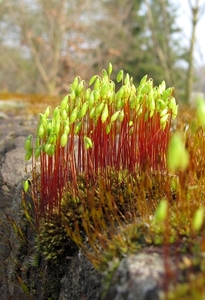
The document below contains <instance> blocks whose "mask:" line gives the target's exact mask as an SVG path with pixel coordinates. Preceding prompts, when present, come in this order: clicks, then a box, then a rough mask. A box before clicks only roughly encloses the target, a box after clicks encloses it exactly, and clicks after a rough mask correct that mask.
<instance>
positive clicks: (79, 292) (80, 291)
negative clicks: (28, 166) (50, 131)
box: [0, 116, 102, 300]
mask: <svg viewBox="0 0 205 300" xmlns="http://www.w3.org/2000/svg"><path fill="white" fill-rule="evenodd" d="M36 123H37V120H36V119H34V118H18V117H14V116H13V117H10V116H7V117H6V118H3V119H0V137H1V142H0V167H1V168H0V224H1V226H0V237H1V247H0V294H1V300H8V299H11V300H12V299H14V300H19V299H22V300H24V299H25V300H26V299H28V298H30V296H29V295H28V294H26V288H28V289H31V287H32V288H33V289H34V287H35V291H33V295H32V299H34V300H35V299H42V300H43V299H45V300H46V299H53V300H54V299H56V300H57V299H59V300H67V299H72V300H75V299H76V300H77V299H83V297H85V299H87V300H89V299H90V300H94V299H96V300H97V299H99V294H100V287H101V279H102V276H101V275H100V274H99V273H98V272H97V271H96V270H95V269H94V267H93V265H92V264H91V262H90V261H89V260H88V259H87V258H86V257H85V256H83V255H82V254H81V255H79V251H76V253H74V255H73V256H72V257H71V258H70V259H66V258H64V259H62V261H61V264H59V265H57V266H56V265H54V264H53V263H52V262H47V261H45V260H44V259H43V258H41V259H40V262H39V263H38V264H37V265H36V266H34V263H33V260H35V255H36V253H35V248H34V235H35V234H34V232H33V231H32V229H31V228H29V226H28V223H27V222H26V219H25V216H24V214H23V210H22V205H21V201H22V181H23V179H24V178H25V176H26V173H25V160H24V156H25V151H24V141H25V138H26V137H27V136H28V135H29V134H30V133H33V135H35V131H36V127H37V126H36ZM26 201H30V199H29V198H28V199H26ZM6 216H7V217H6ZM12 224H13V225H14V226H17V227H18V228H20V230H21V232H22V233H23V234H24V235H25V237H26V239H25V240H24V241H22V239H21V236H20V238H19V237H18V236H17V234H16V233H15V231H14V229H13V227H12ZM17 278H19V280H20V281H19V280H18V279H17ZM21 280H22V282H23V284H25V286H26V288H25V286H24V291H22V289H21V284H20V283H22V282H21Z"/></svg>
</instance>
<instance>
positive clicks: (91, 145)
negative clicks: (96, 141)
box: [84, 136, 93, 149]
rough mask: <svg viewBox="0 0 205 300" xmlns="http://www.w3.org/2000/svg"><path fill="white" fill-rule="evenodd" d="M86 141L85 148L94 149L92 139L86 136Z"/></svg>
mask: <svg viewBox="0 0 205 300" xmlns="http://www.w3.org/2000/svg"><path fill="white" fill-rule="evenodd" d="M84 141H85V147H86V149H89V148H92V147H93V143H92V141H91V139H90V138H89V137H87V136H84Z"/></svg>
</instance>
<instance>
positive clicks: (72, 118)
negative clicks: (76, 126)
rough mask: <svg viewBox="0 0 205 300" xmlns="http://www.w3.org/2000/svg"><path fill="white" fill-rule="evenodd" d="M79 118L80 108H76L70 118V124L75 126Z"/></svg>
mask: <svg viewBox="0 0 205 300" xmlns="http://www.w3.org/2000/svg"><path fill="white" fill-rule="evenodd" d="M77 116H78V107H75V108H74V110H73V111H72V113H71V115H70V118H69V120H70V124H73V123H74V122H75V121H76V119H77Z"/></svg>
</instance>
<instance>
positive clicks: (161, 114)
mask: <svg viewBox="0 0 205 300" xmlns="http://www.w3.org/2000/svg"><path fill="white" fill-rule="evenodd" d="M167 112H168V109H167V108H164V109H163V110H162V111H161V112H160V117H164V116H165V115H166V114H167Z"/></svg>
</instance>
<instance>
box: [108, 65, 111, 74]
mask: <svg viewBox="0 0 205 300" xmlns="http://www.w3.org/2000/svg"><path fill="white" fill-rule="evenodd" d="M111 73H112V64H111V63H109V65H108V74H109V75H111Z"/></svg>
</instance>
